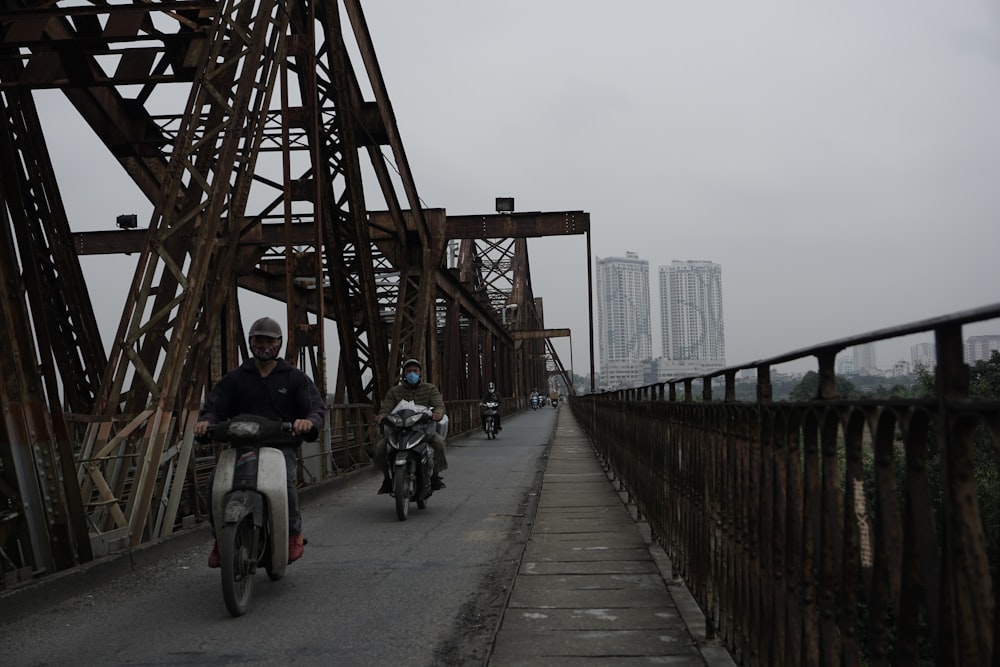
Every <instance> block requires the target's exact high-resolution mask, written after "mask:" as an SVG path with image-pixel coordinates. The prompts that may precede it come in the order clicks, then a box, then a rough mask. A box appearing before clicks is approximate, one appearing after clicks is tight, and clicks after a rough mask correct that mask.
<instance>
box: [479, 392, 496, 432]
mask: <svg viewBox="0 0 1000 667" xmlns="http://www.w3.org/2000/svg"><path fill="white" fill-rule="evenodd" d="M479 405H481V406H482V408H483V430H484V431H486V439H487V440H493V439H494V438H496V437H497V415H498V414H499V413H500V404H499V403H498V402H496V401H486V402H485V403H480V404H479Z"/></svg>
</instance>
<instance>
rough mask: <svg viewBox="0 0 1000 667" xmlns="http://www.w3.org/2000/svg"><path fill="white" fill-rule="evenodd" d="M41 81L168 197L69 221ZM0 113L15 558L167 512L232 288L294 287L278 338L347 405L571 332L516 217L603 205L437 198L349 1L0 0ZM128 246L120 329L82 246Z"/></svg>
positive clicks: (233, 320) (130, 536)
mask: <svg viewBox="0 0 1000 667" xmlns="http://www.w3.org/2000/svg"><path fill="white" fill-rule="evenodd" d="M352 49H353V50H352ZM352 52H356V53H358V54H359V56H360V61H359V62H354V61H352V58H351V56H350V53H352ZM359 77H363V78H364V83H365V84H366V86H367V89H370V90H371V91H372V95H371V99H365V95H364V94H363V89H362V81H361V79H360V78H359ZM41 88H56V89H59V90H60V91H61V92H62V93H63V94H64V95H65V97H66V98H67V99H68V100H69V102H70V103H71V104H72V106H73V107H74V108H75V109H76V111H77V112H78V113H79V114H80V116H81V117H82V118H83V119H84V120H85V121H86V122H87V124H88V125H89V126H90V127H91V128H92V129H93V131H94V132H95V134H96V136H97V137H98V138H99V139H100V140H101V142H103V144H104V145H105V146H106V147H107V148H108V150H109V151H110V153H111V154H112V155H113V156H114V157H115V158H116V159H117V160H118V162H119V163H120V164H121V165H122V167H123V168H124V170H125V173H126V174H127V175H128V176H129V177H130V178H131V179H132V180H133V181H134V182H135V184H136V185H137V187H138V188H139V190H140V191H141V192H142V193H143V194H144V195H145V196H146V197H147V198H148V199H149V201H150V202H151V203H152V205H153V210H154V212H153V214H152V216H151V217H150V219H149V220H148V226H147V227H146V228H145V229H135V230H128V229H124V230H121V231H114V232H77V233H73V231H72V215H71V214H70V213H68V212H67V211H65V210H64V209H63V205H62V203H61V197H60V191H59V185H58V182H57V179H56V177H55V172H54V169H53V166H52V163H51V158H50V157H49V153H48V150H47V147H46V144H45V140H44V133H43V131H42V128H41V124H40V122H39V117H38V113H37V109H36V107H35V102H34V98H33V94H32V91H34V90H37V89H41ZM0 122H2V123H3V126H4V131H3V132H2V133H0V175H2V181H0V204H2V205H0V215H2V216H3V219H2V221H0V223H2V224H0V229H2V236H0V253H3V256H2V257H0V278H2V279H3V284H4V285H5V287H6V289H5V290H4V291H3V293H2V295H0V316H2V320H3V326H4V333H5V334H6V335H7V338H8V340H9V341H10V344H9V345H8V346H7V347H4V348H2V352H0V354H2V355H3V356H2V357H0V359H2V360H3V361H4V362H5V363H4V366H3V367H4V368H5V370H6V372H5V374H4V380H3V381H2V382H0V397H2V399H3V406H4V413H5V414H4V416H5V427H4V430H3V432H2V433H0V566H2V570H3V572H4V573H5V575H7V576H8V577H14V578H17V577H23V576H25V573H27V576H31V574H37V573H45V572H52V571H55V570H59V569H64V568H66V567H71V566H72V565H74V564H77V563H80V562H83V561H87V560H89V559H91V558H92V557H93V547H94V545H101V546H102V548H103V547H107V546H108V545H112V544H115V543H120V544H133V545H134V544H138V543H140V542H142V541H144V540H148V539H151V538H156V537H160V536H163V535H167V534H169V533H170V532H171V531H172V530H173V529H174V526H175V525H176V522H177V517H178V513H179V511H180V508H179V504H180V499H181V495H182V490H183V489H184V488H185V485H190V483H191V482H192V481H193V480H194V477H195V476H194V473H193V469H194V468H195V466H196V462H195V460H194V459H195V457H194V454H193V443H192V441H193V438H192V435H191V428H190V427H191V426H192V424H193V421H194V417H195V416H196V415H197V411H198V407H199V405H200V402H201V401H202V399H203V397H204V395H205V392H206V390H207V389H208V388H209V387H210V386H211V385H212V383H213V382H215V381H216V380H217V379H218V378H219V377H220V376H221V375H222V373H224V372H225V371H226V370H228V369H229V368H232V367H233V366H235V365H237V364H238V363H240V362H241V361H242V359H244V358H245V356H246V342H245V339H244V332H243V320H242V313H241V303H240V294H241V293H247V292H252V293H255V294H260V295H264V296H268V297H272V298H274V299H276V300H278V301H280V302H282V303H284V304H285V309H286V313H285V315H286V317H285V320H286V322H287V330H286V341H285V342H286V350H285V356H286V358H288V359H289V360H290V361H292V362H293V363H296V364H297V365H298V366H300V367H301V368H303V369H304V370H307V371H308V372H310V373H311V374H312V376H313V377H314V378H315V380H316V382H317V384H319V385H320V387H321V389H322V390H323V391H324V392H327V394H328V395H329V396H331V397H332V400H333V401H334V402H336V403H354V404H357V403H370V402H371V401H372V400H373V399H375V398H377V397H379V396H381V395H382V394H383V393H384V392H385V390H386V389H387V388H388V386H389V385H390V384H391V383H392V382H394V381H395V379H396V373H397V370H398V364H399V362H400V360H401V359H403V358H406V357H414V356H415V357H419V358H422V359H424V360H425V366H426V368H427V370H428V372H429V374H430V376H431V377H435V378H437V380H438V383H439V385H440V386H441V388H442V391H443V392H444V394H445V397H446V399H448V400H459V399H467V398H474V397H476V396H478V394H479V392H480V391H481V389H482V386H483V385H484V384H485V382H487V381H489V380H490V379H493V380H495V381H497V382H499V383H501V385H502V386H507V387H510V390H508V393H512V394H518V393H524V392H526V388H529V387H531V386H534V385H539V384H543V383H544V379H545V373H546V372H549V371H546V370H545V369H546V367H545V366H544V365H542V366H539V365H538V363H537V359H539V358H548V359H549V360H551V358H552V356H553V354H554V352H553V351H552V348H551V344H550V343H548V341H547V337H546V335H545V332H546V331H549V332H550V333H551V335H562V334H561V333H558V332H559V331H560V330H545V329H544V326H543V318H542V309H541V300H540V299H536V298H535V297H534V296H533V294H532V290H531V283H530V272H529V269H528V261H527V245H526V241H525V239H526V238H528V237H531V236H541V235H548V234H577V233H586V232H588V231H589V218H588V216H587V214H586V213H582V212H571V213H552V214H530V215H529V216H524V215H523V214H511V215H504V216H501V215H497V216H492V215H491V216H482V217H479V218H477V219H476V220H474V221H470V219H468V218H449V217H448V216H447V215H446V214H445V212H444V210H442V209H425V208H423V207H422V206H421V203H420V200H419V197H418V196H417V189H416V185H415V183H414V179H413V176H412V174H411V173H410V170H409V166H408V163H407V158H406V153H405V151H404V149H403V145H402V142H401V139H400V136H399V131H398V128H397V126H396V120H395V115H394V112H393V109H392V105H391V104H390V101H389V98H388V94H387V92H386V86H385V82H384V81H383V78H382V73H381V71H380V68H379V65H378V61H377V59H376V57H375V52H374V48H373V46H372V40H371V37H370V35H369V31H368V26H367V24H366V22H365V19H364V15H363V12H362V9H361V3H360V1H359V0H341V1H340V2H334V1H327V2H316V1H315V0H218V1H211V0H175V1H162V2H146V3H137V4H133V3H124V2H123V3H111V4H108V3H103V2H93V3H86V2H84V3H81V2H61V1H60V0H45V1H32V0H0ZM363 155H366V156H367V163H368V165H369V168H370V174H372V175H373V177H374V181H375V183H376V184H377V188H378V193H379V195H380V197H381V199H380V200H378V201H376V202H375V203H374V205H373V204H372V203H371V202H370V201H369V198H366V196H365V189H364V187H363V185H364V184H363V178H364V173H365V171H364V168H363V160H362V156H363ZM372 209H374V210H372ZM519 216H520V217H519ZM567 221H568V222H567ZM450 244H460V246H461V249H460V260H459V262H458V266H457V267H453V268H449V267H448V259H447V256H448V252H447V251H448V249H449V245H450ZM118 252H131V253H136V254H137V255H138V258H139V259H138V262H137V267H136V271H135V274H134V277H133V280H132V284H131V288H130V290H129V292H128V298H127V301H126V303H125V304H123V306H122V317H121V321H120V324H119V326H118V328H117V331H116V332H115V334H114V338H113V340H112V341H111V343H110V346H109V349H108V351H107V352H106V351H105V347H104V345H103V344H102V342H101V335H100V332H99V331H98V326H97V322H96V317H95V314H94V307H93V303H92V300H91V296H90V294H89V292H88V290H87V285H86V281H85V277H84V275H83V272H82V270H81V267H80V263H79V258H78V256H79V255H80V254H98V253H118ZM455 269H457V270H455ZM331 329H332V330H335V331H336V334H335V335H336V350H337V352H336V354H337V359H338V362H339V363H338V364H337V367H336V368H337V370H336V374H335V377H334V378H333V379H332V381H328V378H327V363H326V356H327V339H328V336H327V333H328V331H329V330H331ZM546 345H548V352H546V347H545V346H546ZM560 368H561V366H560Z"/></svg>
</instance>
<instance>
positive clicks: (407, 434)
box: [384, 406, 437, 521]
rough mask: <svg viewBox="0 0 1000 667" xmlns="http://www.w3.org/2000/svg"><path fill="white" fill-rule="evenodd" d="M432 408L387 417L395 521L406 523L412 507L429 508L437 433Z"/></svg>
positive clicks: (407, 410) (396, 411) (400, 412)
mask: <svg viewBox="0 0 1000 667" xmlns="http://www.w3.org/2000/svg"><path fill="white" fill-rule="evenodd" d="M433 414H434V413H433V411H432V410H431V409H430V408H427V407H423V406H416V409H412V408H398V407H397V408H396V409H395V410H394V411H393V412H392V413H390V414H389V415H387V416H386V421H385V426H384V428H385V438H386V451H385V455H386V466H387V467H388V469H389V477H390V478H391V479H392V491H390V494H391V495H392V497H393V498H395V499H396V517H397V518H398V519H399V520H400V521H406V518H407V516H409V512H410V503H411V502H415V503H417V508H418V509H426V508H427V499H428V498H430V497H431V493H433V491H432V490H431V477H432V476H433V475H434V446H433V445H432V444H431V438H432V437H434V433H435V432H436V430H437V424H436V423H435V422H434V420H433V419H432V415H433Z"/></svg>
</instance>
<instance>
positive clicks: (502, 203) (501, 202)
mask: <svg viewBox="0 0 1000 667" xmlns="http://www.w3.org/2000/svg"><path fill="white" fill-rule="evenodd" d="M513 212H514V198H513V197H497V213H513Z"/></svg>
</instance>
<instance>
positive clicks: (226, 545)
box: [219, 515, 258, 616]
mask: <svg viewBox="0 0 1000 667" xmlns="http://www.w3.org/2000/svg"><path fill="white" fill-rule="evenodd" d="M256 533H257V527H256V526H255V525H254V522H253V516H251V515H247V516H245V517H243V519H242V520H241V521H240V522H239V523H231V524H227V525H226V526H225V527H224V528H223V529H222V539H220V540H219V555H220V556H221V557H222V558H221V561H222V562H221V566H222V598H223V599H224V600H225V601H226V609H228V610H229V613H230V614H232V615H233V616H242V615H243V614H245V613H247V609H248V608H249V607H250V598H251V596H252V595H253V582H254V574H255V572H256V570H257V553H256V551H257V541H258V540H257V534H256Z"/></svg>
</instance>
